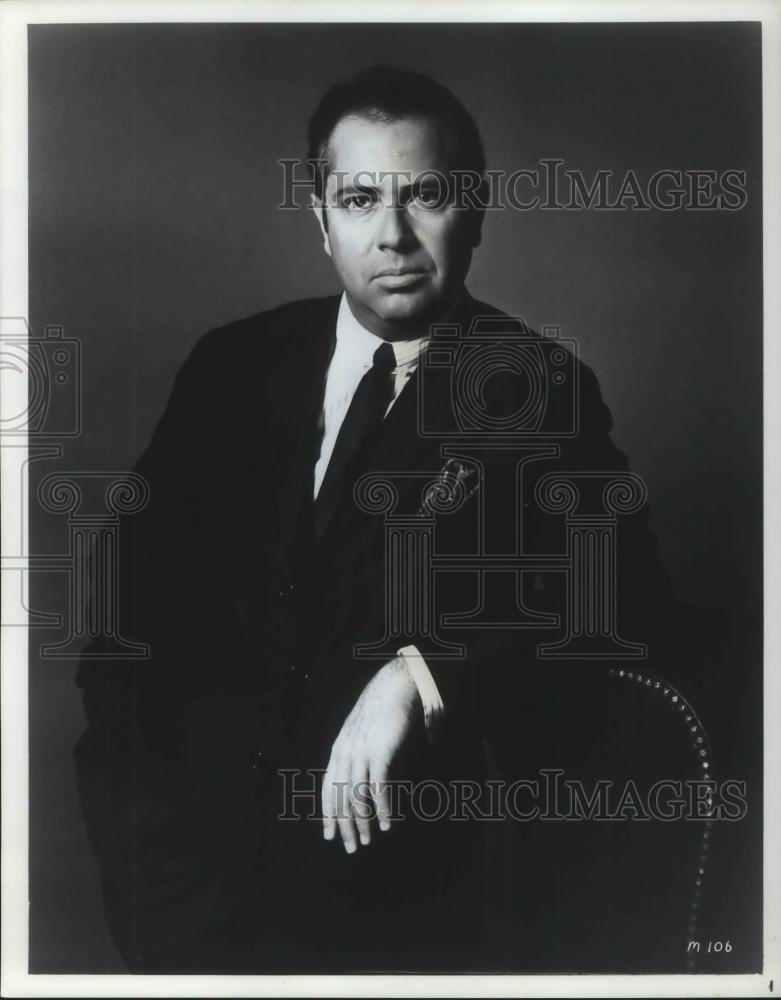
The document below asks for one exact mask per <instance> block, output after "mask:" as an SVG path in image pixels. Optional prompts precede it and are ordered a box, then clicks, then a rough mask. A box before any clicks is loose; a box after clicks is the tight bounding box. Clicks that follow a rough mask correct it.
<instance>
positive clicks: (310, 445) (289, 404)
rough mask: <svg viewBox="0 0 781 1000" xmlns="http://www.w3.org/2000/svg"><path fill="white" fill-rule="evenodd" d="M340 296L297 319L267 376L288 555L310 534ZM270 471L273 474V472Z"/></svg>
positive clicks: (271, 478) (275, 478) (274, 484)
mask: <svg viewBox="0 0 781 1000" xmlns="http://www.w3.org/2000/svg"><path fill="white" fill-rule="evenodd" d="M338 310H339V297H338V296H337V297H334V298H333V299H328V300H326V302H325V303H323V304H322V305H321V306H320V308H319V309H315V310H313V311H312V313H311V314H310V315H308V316H305V317H303V318H302V321H301V326H300V327H299V329H298V330H297V331H291V337H290V343H289V344H288V345H286V353H285V356H284V357H283V358H282V360H281V361H280V362H279V363H278V364H277V365H275V366H274V368H273V370H272V371H271V372H270V373H269V375H270V377H269V380H268V383H267V389H266V399H267V406H268V428H269V430H268V433H269V436H270V441H269V451H270V454H271V466H270V470H269V472H270V475H268V476H267V477H266V488H267V489H268V488H271V489H273V490H274V492H275V494H276V507H277V513H278V525H279V530H280V539H279V541H280V543H281V544H280V549H281V551H282V552H285V553H288V552H290V550H291V549H292V548H294V547H295V546H296V545H297V544H298V543H299V542H300V541H301V540H302V539H303V538H305V537H306V534H307V532H308V530H309V522H310V521H311V517H312V504H313V499H312V491H313V488H314V468H315V463H316V461H317V456H318V452H319V447H320V438H321V435H322V426H321V419H322V409H323V394H324V390H325V376H326V372H327V370H328V365H329V363H330V360H331V356H332V354H333V350H334V346H335V343H336V317H337V314H338ZM272 470H273V471H272Z"/></svg>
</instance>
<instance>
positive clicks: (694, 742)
mask: <svg viewBox="0 0 781 1000" xmlns="http://www.w3.org/2000/svg"><path fill="white" fill-rule="evenodd" d="M609 674H610V676H611V677H618V678H620V679H621V680H625V681H634V682H635V683H636V684H640V685H641V686H642V687H643V688H645V689H650V691H651V692H652V693H653V694H656V695H658V696H660V697H661V698H662V699H663V700H665V701H666V702H667V704H668V705H669V706H670V708H671V709H672V710H673V711H675V712H676V713H680V715H679V717H680V718H681V720H682V722H683V723H685V725H686V728H687V730H688V738H689V743H690V744H691V746H692V748H693V749H694V750H695V752H696V755H697V764H698V765H699V767H701V768H702V771H703V778H706V779H709V780H713V769H712V767H711V763H712V755H711V748H710V741H709V740H708V734H707V733H706V732H705V728H704V726H703V725H702V722H700V719H699V718H698V716H697V713H696V712H695V711H694V709H693V708H692V706H691V705H690V704H689V702H688V701H687V700H686V699H685V698H684V696H683V695H682V694H681V692H680V691H678V690H677V688H674V687H673V686H672V684H668V683H667V682H666V681H664V680H662V679H661V678H660V677H656V676H655V675H654V674H649V673H644V672H642V671H636V670H625V669H623V668H618V669H616V668H612V667H611V668H610V670H609ZM706 801H707V804H708V806H709V812H708V813H707V815H711V814H712V812H713V799H712V798H710V797H709V798H708V799H707V800H706ZM712 832H713V820H712V819H708V820H706V821H705V823H704V825H703V830H702V836H701V837H700V852H699V859H698V862H697V877H696V879H695V880H694V889H693V894H692V899H691V903H690V905H689V919H688V922H687V927H686V930H687V932H688V935H689V939H688V940H687V942H686V968H687V970H688V971H689V972H692V971H693V970H694V968H695V965H696V958H695V955H696V952H690V951H689V948H688V944H689V941H691V940H693V939H695V937H696V934H697V925H698V921H699V909H700V899H701V898H702V887H703V885H704V882H705V867H706V864H707V861H708V851H709V850H710V840H711V834H712Z"/></svg>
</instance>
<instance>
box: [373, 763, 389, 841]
mask: <svg viewBox="0 0 781 1000" xmlns="http://www.w3.org/2000/svg"><path fill="white" fill-rule="evenodd" d="M369 776H370V787H371V792H372V798H373V799H374V807H375V809H376V810H377V822H378V823H379V824H380V829H381V830H390V826H391V823H390V821H391V800H390V785H389V783H388V765H387V763H386V762H385V761H384V760H381V761H374V762H373V763H372V764H371V766H370V768H369Z"/></svg>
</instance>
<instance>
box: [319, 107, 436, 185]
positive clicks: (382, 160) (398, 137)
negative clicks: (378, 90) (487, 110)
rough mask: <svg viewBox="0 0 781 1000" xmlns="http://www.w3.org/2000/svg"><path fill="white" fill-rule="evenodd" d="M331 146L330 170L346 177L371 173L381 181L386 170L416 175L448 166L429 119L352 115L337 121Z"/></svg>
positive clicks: (432, 123)
mask: <svg viewBox="0 0 781 1000" xmlns="http://www.w3.org/2000/svg"><path fill="white" fill-rule="evenodd" d="M328 148H329V157H328V159H329V167H330V170H331V171H333V172H335V173H336V174H337V175H340V177H341V178H344V180H351V179H352V178H354V176H355V175H356V174H358V173H360V172H368V173H371V174H374V175H375V177H377V179H378V183H379V178H380V175H381V174H383V173H401V174H405V173H406V174H411V175H412V176H413V177H415V176H417V175H418V174H420V173H422V172H424V171H426V170H444V169H445V156H444V151H443V144H442V140H441V136H440V129H439V128H438V127H437V123H436V122H435V121H433V120H432V119H430V118H423V117H409V118H399V119H396V120H394V121H387V122H386V121H375V120H372V119H370V118H365V117H361V116H358V115H349V116H347V117H345V118H342V119H341V121H339V122H338V123H337V125H336V127H335V128H334V130H333V132H332V133H331V137H330V140H329V143H328ZM342 183H343V181H342Z"/></svg>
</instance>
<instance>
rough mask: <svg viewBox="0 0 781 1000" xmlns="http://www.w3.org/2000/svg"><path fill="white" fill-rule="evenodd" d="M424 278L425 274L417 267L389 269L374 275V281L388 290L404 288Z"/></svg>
mask: <svg viewBox="0 0 781 1000" xmlns="http://www.w3.org/2000/svg"><path fill="white" fill-rule="evenodd" d="M425 276H426V272H425V271H423V270H422V269H421V268H418V267H389V268H386V269H385V270H384V271H380V272H379V273H378V274H376V275H375V281H379V282H380V283H381V284H382V285H386V286H387V287H389V288H404V287H406V286H407V285H414V284H417V283H418V282H419V281H421V280H422V279H423V278H424V277H425Z"/></svg>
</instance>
